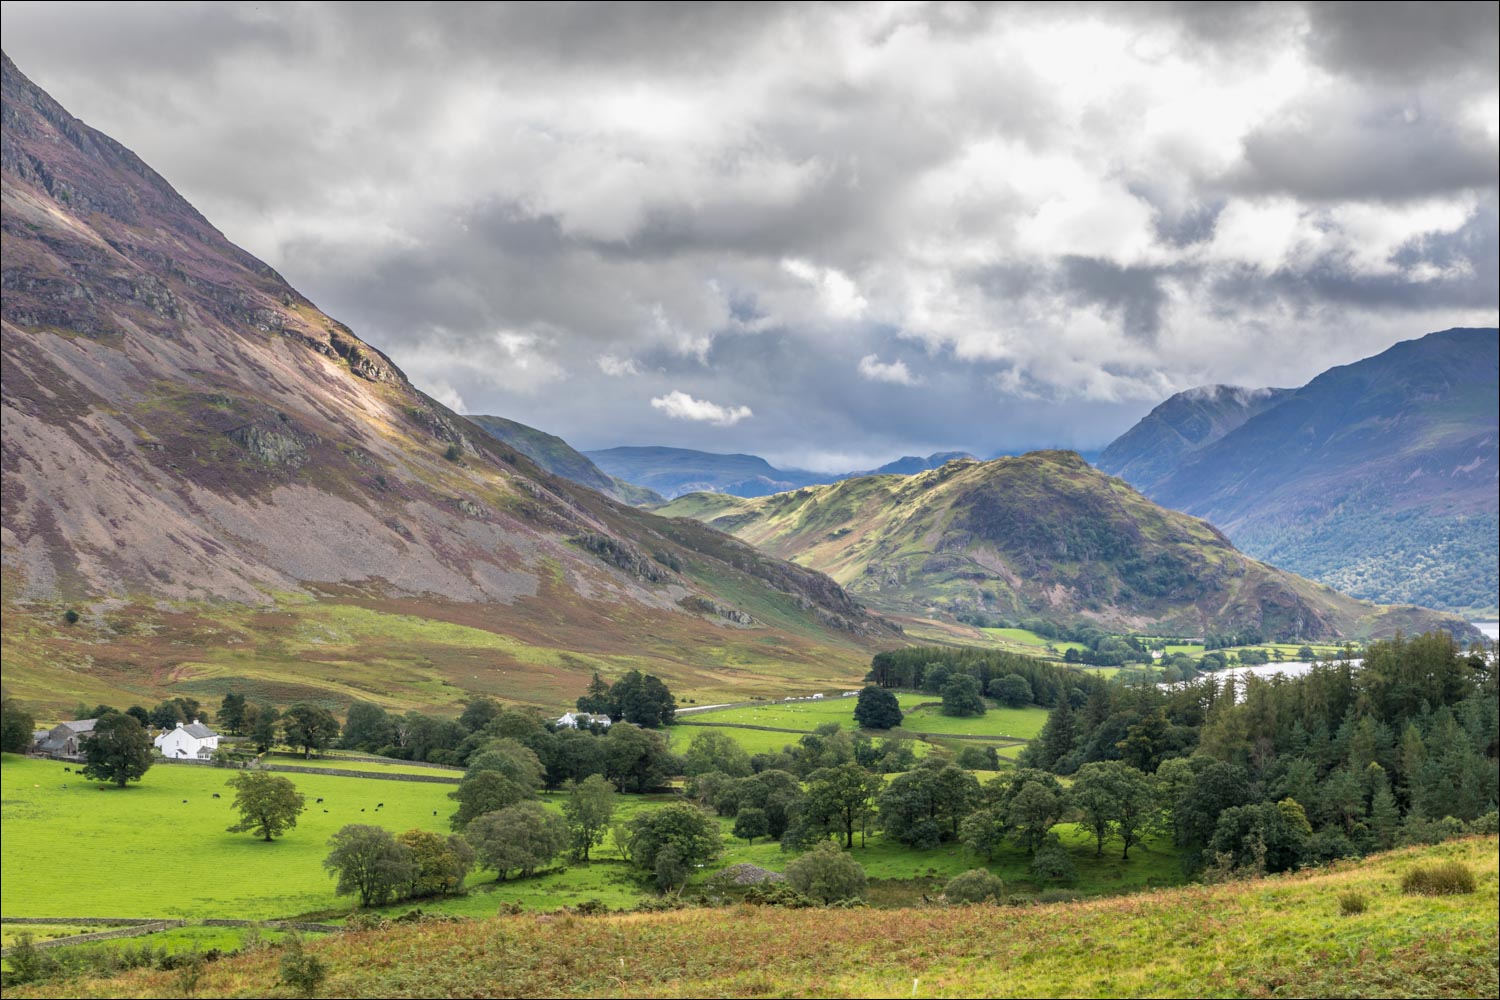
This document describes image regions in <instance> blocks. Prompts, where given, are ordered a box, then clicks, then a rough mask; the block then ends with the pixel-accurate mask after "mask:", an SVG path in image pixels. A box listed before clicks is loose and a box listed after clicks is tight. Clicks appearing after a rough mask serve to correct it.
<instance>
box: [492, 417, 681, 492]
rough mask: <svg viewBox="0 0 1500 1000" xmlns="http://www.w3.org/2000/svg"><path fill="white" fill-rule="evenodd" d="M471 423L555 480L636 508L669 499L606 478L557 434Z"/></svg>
mask: <svg viewBox="0 0 1500 1000" xmlns="http://www.w3.org/2000/svg"><path fill="white" fill-rule="evenodd" d="M467 419H468V420H469V422H470V423H473V424H477V425H478V426H479V427H481V428H483V429H484V431H485V433H487V434H489V435H490V436H491V437H493V438H495V439H496V440H498V441H504V442H505V443H506V444H508V445H510V446H511V447H512V448H514V449H516V451H519V452H520V453H521V454H523V455H525V456H526V457H527V458H529V459H531V460H532V461H533V462H535V463H536V464H537V465H540V466H541V467H542V468H544V469H546V470H547V471H548V472H550V473H552V474H553V475H554V476H562V477H563V478H564V479H571V480H572V481H573V482H575V483H577V484H578V485H580V486H587V487H588V488H589V489H591V490H597V491H598V492H600V493H603V494H604V495H605V496H607V497H613V498H614V499H616V500H618V501H620V502H621V503H628V504H630V505H631V506H634V507H641V506H644V505H646V504H658V503H664V502H666V498H665V497H663V496H662V495H661V494H660V493H658V492H656V491H655V490H650V489H647V488H646V487H644V486H637V485H635V484H634V483H627V482H626V481H625V480H623V479H616V478H615V477H614V476H610V475H606V474H605V473H604V471H603V470H602V469H600V468H599V467H598V466H597V465H595V464H594V463H593V462H590V461H589V460H588V458H586V457H585V456H584V455H583V454H582V453H580V452H578V451H575V450H574V449H573V446H572V445H570V444H568V442H566V441H564V440H563V439H562V438H560V437H558V436H557V435H556V434H548V433H547V432H546V431H539V430H537V429H536V428H535V427H528V426H526V425H525V424H522V423H517V422H516V421H514V420H507V419H505V418H504V417H489V416H482V415H481V416H474V415H470V416H469V417H468V418H467Z"/></svg>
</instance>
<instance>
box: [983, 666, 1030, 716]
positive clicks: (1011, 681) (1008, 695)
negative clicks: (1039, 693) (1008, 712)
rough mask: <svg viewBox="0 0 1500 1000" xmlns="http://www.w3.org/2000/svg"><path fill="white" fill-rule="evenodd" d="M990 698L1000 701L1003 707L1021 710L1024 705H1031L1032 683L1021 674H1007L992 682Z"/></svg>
mask: <svg viewBox="0 0 1500 1000" xmlns="http://www.w3.org/2000/svg"><path fill="white" fill-rule="evenodd" d="M990 696H991V697H993V698H996V699H998V700H999V701H1000V703H1001V704H1002V705H1009V706H1010V707H1011V708H1020V707H1021V706H1022V705H1030V704H1031V699H1032V694H1031V683H1030V682H1029V681H1027V680H1026V678H1024V677H1022V676H1021V675H1020V674H1006V675H1005V676H1004V677H997V678H995V679H994V680H992V681H990Z"/></svg>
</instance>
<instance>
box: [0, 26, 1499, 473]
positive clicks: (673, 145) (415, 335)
mask: <svg viewBox="0 0 1500 1000" xmlns="http://www.w3.org/2000/svg"><path fill="white" fill-rule="evenodd" d="M4 35H5V45H6V50H7V52H8V54H9V55H10V56H11V57H12V58H14V59H15V60H16V62H17V64H18V65H19V66H20V67H21V69H22V70H23V71H24V72H26V73H27V74H28V75H30V76H31V77H32V78H33V79H34V80H35V81H36V82H37V83H38V84H40V85H41V86H42V87H44V88H46V89H47V90H49V91H50V92H51V93H52V94H53V96H55V97H57V98H58V99H59V100H60V101H62V102H63V103H64V105H66V106H67V107H68V108H69V109H70V110H72V111H73V112H74V113H75V114H77V115H79V116H80V117H82V118H84V119H85V120H86V121H88V122H89V123H90V124H93V125H95V126H96V127H99V128H101V129H103V130H104V131H106V132H108V133H110V134H111V135H113V136H114V137H115V138H117V139H119V140H120V141H121V142H123V143H125V144H126V145H127V146H130V147H131V148H132V149H134V150H135V151H136V152H138V153H139V154H141V156H142V157H143V158H144V159H145V160H146V161H147V162H148V163H150V164H152V165H153V166H154V167H156V168H157V169H158V170H160V171H161V172H162V173H163V174H164V175H165V176H166V177H167V178H168V179H169V180H170V181H172V182H173V183H174V184H175V185H177V187H178V188H179V189H180V190H181V191H182V192H183V193H184V194H185V195H186V196H187V197H188V198H189V199H190V200H191V201H193V202H194V203H195V204H196V205H197V206H198V207H199V208H200V209H201V210H203V211H204V213H205V214H206V215H207V216H208V217H209V218H210V219H211V220H213V221H214V222H215V224H217V225H219V226H220V227H221V228H222V229H223V230H224V231H225V232H226V233H227V234H228V235H229V236H230V238H231V239H233V240H235V241H236V242H238V243H240V244H241V245H243V246H245V247H246V248H247V249H249V250H251V251H252V252H254V253H256V254H257V255H259V256H261V257H263V258H265V259H266V260H267V261H268V262H270V263H271V264H272V265H273V266H275V267H277V268H278V269H279V270H280V271H281V272H282V273H283V274H284V275H286V277H287V278H288V279H289V280H290V281H292V282H293V283H294V284H296V285H297V286H298V287H299V288H300V289H301V290H302V291H303V292H305V293H306V294H308V295H309V296H310V297H311V298H313V299H314V300H315V301H317V302H318V303H319V304H320V305H321V306H322V307H323V308H325V309H326V310H328V311H329V312H330V313H332V314H334V315H336V316H338V317H339V318H340V319H343V320H344V321H346V322H348V323H350V324H351V325H352V326H353V327H354V328H355V329H356V330H357V331H359V332H360V333H361V334H362V335H363V336H365V337H366V338H367V339H369V340H371V341H372V342H374V343H375V344H377V345H379V346H380V347H382V348H383V349H385V350H386V351H388V352H389V353H390V354H391V356H392V357H393V358H394V359H395V360H396V361H397V362H398V363H399V364H401V365H402V366H403V367H404V368H405V369H406V370H407V371H408V372H409V373H410V374H411V375H412V377H413V378H414V379H415V380H416V381H417V383H418V384H419V385H421V386H423V387H424V388H426V389H428V390H429V391H431V392H433V393H434V394H435V395H437V396H439V397H440V398H443V399H444V400H446V401H448V402H450V403H452V404H453V405H456V406H459V407H461V408H463V409H466V410H468V411H469V412H476V413H478V412H489V413H499V414H502V415H505V416H509V417H512V418H515V419H519V420H523V421H526V422H528V423H532V424H535V425H537V426H540V427H543V428H545V429H547V430H549V431H553V432H555V433H559V434H562V435H563V436H564V437H566V438H568V439H569V440H570V441H572V442H573V443H574V444H576V445H578V446H580V447H607V446H611V445H616V444H654V443H660V444H678V445H683V446H689V447H701V448H707V449H710V450H722V451H729V450H735V451H753V452H757V453H760V454H764V455H766V456H767V457H770V458H773V459H774V460H776V461H778V462H781V463H784V464H789V465H808V466H815V467H820V468H837V467H845V468H848V467H871V466H874V465H877V464H880V463H882V462H884V461H886V460H888V459H890V458H892V457H895V456H897V455H899V454H902V453H919V454H925V453H927V452H929V451H936V450H945V449H949V448H960V449H964V450H968V451H972V452H975V453H979V454H990V453H994V452H998V451H1009V450H1014V449H1017V448H1023V447H1028V446H1040V445H1065V446H1074V447H1083V448H1088V447H1096V446H1098V445H1101V444H1103V443H1105V442H1107V441H1108V440H1110V439H1111V438H1112V437H1114V436H1115V435H1116V434H1118V433H1119V432H1120V431H1121V430H1123V429H1124V428H1125V427H1126V426H1128V425H1129V423H1130V422H1131V421H1132V420H1134V419H1135V418H1136V417H1138V416H1140V415H1142V414H1143V413H1144V412H1146V411H1147V410H1149V409H1150V408H1151V406H1153V405H1154V404H1155V403H1156V402H1158V401H1159V400H1160V399H1161V398H1162V397H1163V396H1164V395H1166V394H1168V393H1171V392H1173V391H1177V390H1179V389H1183V388H1186V387H1188V386H1190V385H1194V384H1199V383H1205V382H1233V383H1240V384H1252V385H1254V384H1265V385H1295V384H1299V383H1301V382H1302V381H1305V380H1306V379H1308V378H1310V377H1312V376H1313V375H1315V374H1316V373H1317V372H1318V371H1320V370H1321V369H1322V368H1325V367H1327V366H1329V365H1332V364H1341V363H1347V362H1349V361H1352V360H1354V359H1356V358H1359V357H1362V356H1366V355H1369V354H1372V353H1375V352H1377V351H1380V350H1383V349H1384V348H1385V347H1387V346H1389V345H1390V344H1391V343H1392V342H1394V341H1396V340H1399V339H1406V338H1409V337H1413V336H1418V335H1420V334H1422V333H1425V332H1428V331H1430V330H1435V329H1442V328H1445V327H1449V326H1455V325H1493V324H1494V323H1495V322H1496V299H1497V278H1496V263H1497V248H1496V244H1497V236H1496V232H1497V223H1496V169H1497V124H1496V121H1497V118H1500V102H1497V82H1496V76H1497V74H1496V41H1495V39H1496V23H1495V7H1494V5H1493V4H1455V5H1444V4H1436V5H1434V4H1414V5H1393V4H1368V5H1342V4H1333V5H1329V4H1318V5H1310V6H1301V5H1291V4H1223V3H1208V4H1194V3H1182V4H1151V5H1130V6H1116V5H1094V4H1082V3H1079V4H1051V5H1045V6H1029V5H1020V4H981V5H965V4H955V5H942V4H938V5H925V4H917V5H898V6H884V5H863V4H860V5H854V4H828V5H800V4H799V5H768V4H753V5H751V4H722V5H717V4H693V5H684V4H603V5H595V4H525V5H501V6H494V5H478V4H463V5H427V4H321V3H299V4H250V3H240V4H236V3H224V4H220V3H214V4H133V5H128V6H127V5H118V6H108V7H102V8H98V9H96V5H70V4H64V3H47V4H29V3H9V2H8V3H5V4H4Z"/></svg>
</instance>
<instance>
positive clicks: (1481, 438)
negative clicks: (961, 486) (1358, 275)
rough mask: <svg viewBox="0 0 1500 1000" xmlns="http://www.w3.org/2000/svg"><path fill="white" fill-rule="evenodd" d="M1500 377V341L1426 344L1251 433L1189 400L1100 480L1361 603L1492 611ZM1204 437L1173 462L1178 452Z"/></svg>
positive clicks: (1474, 338)
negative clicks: (1203, 521)
mask: <svg viewBox="0 0 1500 1000" xmlns="http://www.w3.org/2000/svg"><path fill="white" fill-rule="evenodd" d="M1497 371H1500V349H1497V331H1496V330H1494V329H1455V330H1447V331H1444V332H1441V333H1434V334H1429V335H1428V336H1426V337H1422V338H1420V339H1418V340H1409V341H1404V342H1402V343H1399V344H1396V345H1395V346H1394V347H1392V348H1390V349H1389V350H1387V351H1385V352H1383V353H1381V354H1379V355H1376V356H1375V357H1371V358H1366V359H1364V360H1363V361H1358V362H1356V363H1354V364H1351V365H1344V366H1341V367H1338V368H1332V369H1330V370H1328V371H1326V372H1324V373H1323V374H1321V375H1319V376H1318V377H1317V378H1315V379H1313V380H1312V381H1311V382H1309V383H1308V384H1307V385H1305V386H1303V387H1302V388H1300V389H1295V390H1291V391H1278V390H1270V391H1271V392H1274V393H1275V395H1274V397H1266V398H1264V399H1261V400H1254V401H1253V402H1258V403H1261V404H1263V405H1260V406H1259V408H1258V409H1257V410H1256V412H1254V413H1249V414H1248V415H1246V416H1245V418H1244V419H1242V420H1236V418H1237V417H1238V415H1239V413H1241V412H1243V411H1242V410H1233V409H1232V408H1228V409H1226V408H1225V407H1224V406H1223V402H1224V400H1223V397H1222V394H1216V395H1217V398H1218V399H1219V404H1220V405H1219V408H1218V409H1217V410H1205V408H1204V407H1202V406H1197V405H1194V401H1193V400H1192V399H1190V398H1188V399H1185V398H1184V397H1190V396H1191V394H1190V393H1184V394H1179V395H1178V396H1174V397H1173V398H1172V399H1170V400H1168V401H1167V402H1166V403H1163V404H1162V405H1161V406H1159V407H1157V409H1156V410H1154V411H1152V413H1151V415H1150V416H1148V417H1147V418H1146V419H1145V420H1143V421H1142V422H1141V423H1140V424H1137V425H1136V426H1135V427H1134V428H1132V429H1131V430H1130V431H1128V432H1127V433H1126V434H1124V435H1122V436H1121V437H1120V438H1119V439H1118V440H1117V441H1115V442H1114V443H1113V444H1111V445H1110V446H1109V449H1108V450H1107V451H1106V452H1105V454H1104V456H1103V457H1102V458H1101V459H1100V463H1099V464H1100V468H1102V469H1104V470H1105V471H1107V472H1113V473H1116V474H1118V475H1120V476H1122V477H1124V478H1125V479H1127V480H1129V481H1130V482H1131V483H1133V484H1135V485H1137V486H1139V487H1140V488H1141V489H1142V491H1143V492H1145V493H1146V494H1147V495H1148V496H1150V497H1151V498H1152V499H1154V500H1156V501H1157V502H1159V503H1162V504H1165V505H1166V506H1169V507H1173V508H1176V509H1178V510H1183V511H1187V512H1188V513H1191V514H1196V515H1198V516H1200V517H1204V518H1207V519H1208V520H1210V521H1212V522H1213V523H1214V524H1215V525H1217V526H1219V527H1220V528H1222V529H1223V530H1224V531H1225V533H1226V534H1228V535H1229V537H1230V538H1232V539H1234V541H1235V542H1236V544H1238V545H1240V546H1241V547H1242V548H1244V549H1245V551H1247V552H1250V553H1252V554H1254V555H1255V556H1257V557H1259V558H1262V559H1265V560H1267V561H1268V562H1272V563H1274V564H1276V565H1278V566H1282V567H1285V568H1287V569H1290V570H1293V571H1295V572H1298V573H1302V574H1305V575H1307V576H1310V577H1313V578H1314V579H1318V580H1321V581H1323V582H1325V583H1328V584H1330V585H1332V586H1335V587H1337V588H1339V589H1341V590H1345V591H1347V592H1349V593H1352V594H1355V595H1357V596H1360V597H1366V598H1369V599H1371V600H1384V601H1410V602H1413V603H1420V604H1425V605H1429V606H1434V607H1442V608H1448V609H1452V610H1462V609H1472V608H1493V607H1494V606H1495V602H1496V594H1497V593H1500V571H1497V567H1496V558H1495V553H1496V551H1497V548H1500V485H1497V483H1500V461H1497V458H1500V417H1497V413H1500V377H1497ZM1209 414H1212V416H1213V417H1214V419H1209ZM1205 425H1210V426H1205ZM1200 431H1201V433H1200ZM1195 436H1196V437H1197V441H1196V444H1195V446H1194V447H1192V448H1183V449H1179V450H1177V451H1176V452H1175V454H1170V452H1171V448H1170V447H1169V446H1168V444H1167V443H1169V442H1171V441H1173V440H1176V439H1183V440H1186V439H1189V438H1193V437H1195Z"/></svg>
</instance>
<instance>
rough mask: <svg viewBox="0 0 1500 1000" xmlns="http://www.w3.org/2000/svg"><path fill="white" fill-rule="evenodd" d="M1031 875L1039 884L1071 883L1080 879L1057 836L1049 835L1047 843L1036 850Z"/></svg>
mask: <svg viewBox="0 0 1500 1000" xmlns="http://www.w3.org/2000/svg"><path fill="white" fill-rule="evenodd" d="M1031 874H1032V876H1033V877H1034V878H1035V879H1036V880H1037V881H1038V882H1071V881H1073V880H1074V879H1075V878H1077V877H1078V869H1077V867H1075V866H1074V864H1073V859H1072V857H1070V856H1069V854H1068V849H1067V848H1066V847H1064V846H1063V845H1062V841H1061V840H1060V839H1059V838H1058V836H1057V834H1055V833H1049V834H1047V839H1046V841H1045V842H1043V844H1042V846H1041V847H1038V848H1037V849H1036V854H1035V855H1034V856H1033V857H1032V859H1031Z"/></svg>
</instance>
